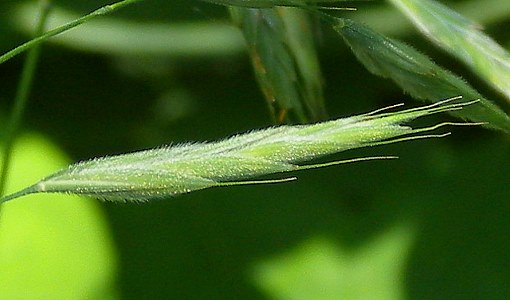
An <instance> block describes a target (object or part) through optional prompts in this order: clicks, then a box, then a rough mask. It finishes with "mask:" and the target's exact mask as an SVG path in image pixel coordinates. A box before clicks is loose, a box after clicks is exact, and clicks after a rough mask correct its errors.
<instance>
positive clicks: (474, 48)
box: [390, 0, 510, 101]
mask: <svg viewBox="0 0 510 300" xmlns="http://www.w3.org/2000/svg"><path fill="white" fill-rule="evenodd" d="M390 2H391V3H393V5H395V6H396V7H398V8H399V9H400V10H401V11H402V12H403V13H404V14H405V15H406V16H407V17H408V18H409V19H410V20H411V21H412V22H413V23H414V24H415V25H416V27H418V28H419V29H420V30H421V32H423V34H425V35H426V36H427V37H428V38H429V39H430V40H432V41H433V42H435V43H436V44H437V45H439V46H440V47H441V48H443V49H445V50H446V51H448V52H449V53H450V54H452V55H454V56H455V57H457V58H458V59H460V60H462V61H463V62H464V63H465V64H467V65H468V66H469V67H470V68H471V69H472V70H473V71H474V73H475V74H477V75H478V76H480V77H481V78H483V79H484V80H485V81H486V82H488V83H489V84H491V85H492V86H493V87H494V88H496V89H497V90H499V91H500V92H501V93H503V94H504V95H505V96H506V98H507V100H509V101H510V53H508V52H507V51H506V50H505V49H504V48H503V47H501V46H500V45H499V44H498V43H496V42H495V41H494V40H493V39H492V38H490V37H489V36H487V35H486V34H484V33H483V32H482V31H481V30H480V28H481V26H479V25H478V24H476V23H474V22H472V21H470V20H469V19H467V18H465V17H463V16H462V15H460V14H458V13H457V12H455V11H453V10H451V9H449V8H448V7H446V6H444V5H442V4H441V3H438V2H436V1H433V0H391V1H390Z"/></svg>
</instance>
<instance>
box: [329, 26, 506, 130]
mask: <svg viewBox="0 0 510 300" xmlns="http://www.w3.org/2000/svg"><path fill="white" fill-rule="evenodd" d="M326 18H327V19H328V20H329V21H331V22H332V23H333V27H334V29H335V30H336V31H337V32H338V33H339V34H340V35H341V36H342V37H343V38H344V40H345V41H346V43H347V44H348V45H349V46H350V48H351V50H352V51H353V53H354V54H355V55H356V57H357V58H358V60H359V61H360V62H361V63H363V65H364V66H365V67H366V68H367V69H368V70H369V71H370V72H372V73H374V74H376V75H379V76H382V77H385V78H390V79H392V80H393V81H395V83H397V84H398V85H399V86H400V87H401V88H402V89H403V90H404V91H406V92H407V93H409V94H410V95H411V96H413V97H414V98H417V99H422V100H427V101H430V102H436V101H439V100H441V99H445V98H450V97H455V96H459V95H461V96H463V97H464V98H465V99H480V104H479V105H476V106H472V107H470V108H468V109H466V110H463V111H461V112H451V114H452V115H455V116H457V117H461V118H464V119H468V120H471V121H476V122H487V123H488V124H487V125H486V126H487V127H489V128H494V129H499V130H502V131H505V132H507V133H508V132H510V118H509V117H508V115H506V114H505V112H504V111H502V110H501V109H500V108H499V107H498V106H496V105H495V104H494V103H492V102H490V101H488V100H487V99H485V98H483V97H482V96H481V95H480V94H479V93H478V92H477V91H476V90H474V89H473V88H472V87H471V86H470V85H469V84H468V83H466V82H465V81H464V80H463V79H461V78H460V77H458V76H456V75H455V74H453V73H451V72H450V71H448V70H446V69H443V68H441V67H440V66H438V65H436V64H435V63H434V62H432V61H431V60H430V59H429V58H428V57H427V56H425V55H423V54H422V53H420V52H418V51H416V50H415V49H414V48H412V47H410V46H408V45H406V44H404V43H402V42H399V41H396V40H393V39H390V38H387V37H384V36H382V35H380V34H378V33H376V32H374V31H372V30H371V29H369V28H367V27H365V26H363V25H361V24H359V23H357V22H355V21H353V20H349V19H340V18H333V17H329V16H327V17H326Z"/></svg>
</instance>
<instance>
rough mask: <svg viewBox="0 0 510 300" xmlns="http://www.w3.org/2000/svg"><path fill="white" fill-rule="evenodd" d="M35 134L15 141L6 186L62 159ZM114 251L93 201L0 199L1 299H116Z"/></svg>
mask: <svg viewBox="0 0 510 300" xmlns="http://www.w3.org/2000/svg"><path fill="white" fill-rule="evenodd" d="M66 161H67V159H65V158H64V156H63V155H62V153H61V152H60V151H59V150H58V149H57V148H56V147H55V146H54V145H52V144H50V143H49V142H48V141H47V140H45V139H43V138H41V137H39V136H35V135H32V136H28V137H22V138H20V139H19V141H18V143H17V144H16V145H15V148H14V153H13V161H12V164H11V166H12V169H11V172H10V173H9V175H10V176H9V181H8V186H7V190H8V191H13V190H16V189H18V188H20V187H21V186H24V185H26V184H27V183H28V182H30V181H32V180H34V179H35V178H37V177H40V176H44V175H45V174H48V173H49V172H51V171H53V170H54V169H56V168H59V167H61V166H62V165H65V163H66ZM116 260H117V259H116V254H115V250H114V248H113V242H112V240H111V236H110V232H109V229H108V226H107V224H106V222H105V220H104V216H103V213H102V212H101V210H100V207H99V206H98V204H97V203H96V202H94V201H92V200H89V199H85V198H73V199H70V196H63V195H51V196H44V195H43V196H34V197H30V198H27V199H26V201H19V202H17V203H16V202H13V203H8V204H4V205H2V211H1V217H0V295H1V298H2V299H116V298H117V296H116V295H117V292H116V288H115V282H114V278H115V275H116V268H117V264H116Z"/></svg>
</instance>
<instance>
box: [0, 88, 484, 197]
mask: <svg viewBox="0 0 510 300" xmlns="http://www.w3.org/2000/svg"><path fill="white" fill-rule="evenodd" d="M459 98H460V97H457V98H453V99H449V100H446V101H442V102H439V103H436V104H432V105H429V106H424V107H419V108H415V109H408V110H403V111H400V112H389V113H388V112H383V113H381V111H382V110H377V111H375V112H372V113H368V114H363V115H359V116H353V117H348V118H342V119H337V120H334V121H329V122H323V123H317V124H313V125H297V126H280V127H273V128H269V129H264V130H259V131H253V132H249V133H246V134H241V135H236V136H233V137H231V138H228V139H225V140H222V141H218V142H213V143H189V144H183V145H176V146H171V147H163V148H159V149H153V150H146V151H140V152H135V153H131V154H124V155H118V156H111V157H105V158H98V159H93V160H89V161H85V162H80V163H77V164H73V165H71V166H69V167H68V168H66V169H64V170H61V171H59V172H57V173H55V174H53V175H50V176H49V177H47V178H45V179H42V180H41V181H39V182H38V183H36V184H35V185H32V186H30V187H28V188H26V189H24V190H22V191H20V192H17V193H15V194H12V195H9V196H7V197H4V198H2V199H0V202H5V201H8V200H11V199H15V198H18V197H21V196H24V195H27V194H32V193H69V194H77V195H86V196H92V197H95V198H99V199H103V200H110V201H148V200H152V199H158V198H167V197H170V196H175V195H178V194H184V193H189V192H192V191H196V190H202V189H206V188H210V187H219V186H231V185H243V184H256V183H274V182H282V181H288V180H293V179H294V178H285V179H275V180H262V181H257V180H255V181H253V178H257V177H259V176H263V175H268V174H275V173H284V172H291V171H297V170H304V169H313V168H320V167H325V166H329V165H335V164H340V163H343V162H350V161H357V160H369V159H377V158H380V159H385V158H392V157H376V158H361V159H354V160H347V161H336V162H330V163H320V164H304V165H302V164H300V163H302V162H306V161H310V160H313V159H316V158H319V157H322V156H325V155H328V154H333V153H337V152H342V151H345V150H349V149H355V148H360V147H368V146H376V145H381V144H388V143H393V142H398V141H403V140H411V139H417V138H427V137H442V136H444V135H445V134H436V135H420V134H419V133H423V132H426V131H431V130H434V129H436V128H438V127H441V126H444V125H456V124H457V123H440V124H438V125H435V126H431V127H425V128H417V129H414V128H412V127H409V126H404V125H401V124H402V123H405V122H409V121H411V120H413V119H416V118H419V117H423V116H426V115H430V114H435V113H440V112H451V111H455V110H460V109H462V108H463V107H465V106H466V105H470V104H474V103H475V102H477V100H475V101H470V102H464V103H455V102H453V101H454V100H458V99H459ZM462 124H474V123H459V125H462Z"/></svg>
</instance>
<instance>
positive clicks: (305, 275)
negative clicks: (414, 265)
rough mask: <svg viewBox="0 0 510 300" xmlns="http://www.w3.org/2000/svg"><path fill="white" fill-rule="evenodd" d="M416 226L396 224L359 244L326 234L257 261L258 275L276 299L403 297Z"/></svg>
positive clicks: (320, 299)
mask: <svg viewBox="0 0 510 300" xmlns="http://www.w3.org/2000/svg"><path fill="white" fill-rule="evenodd" d="M413 235H414V234H413V231H412V229H411V228H409V227H404V226H402V227H397V228H394V229H393V230H391V231H388V232H385V233H384V234H381V235H380V236H378V237H376V238H374V239H373V240H371V241H369V242H368V243H366V244H365V245H362V246H360V247H359V248H356V249H346V248H344V247H341V246H340V245H338V244H336V243H334V242H332V241H331V240H328V239H325V238H314V239H311V240H308V241H306V242H305V243H304V244H302V245H301V246H299V247H297V248H296V249H293V250H291V251H290V252H289V253H286V254H284V255H282V256H280V257H276V258H272V259H268V260H266V261H262V262H259V263H258V264H256V265H255V268H254V280H255V282H256V284H257V285H258V286H259V287H260V288H261V289H262V290H264V291H265V292H266V293H267V294H268V295H269V296H271V298H272V299H280V300H300V299H303V300H307V299H315V300H322V299H324V300H330V299H343V300H358V299H359V300H364V299H379V300H384V299H387V300H397V299H404V295H405V292H404V278H403V274H404V268H405V265H406V261H407V258H408V255H409V250H410V246H411V242H412V240H413Z"/></svg>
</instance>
